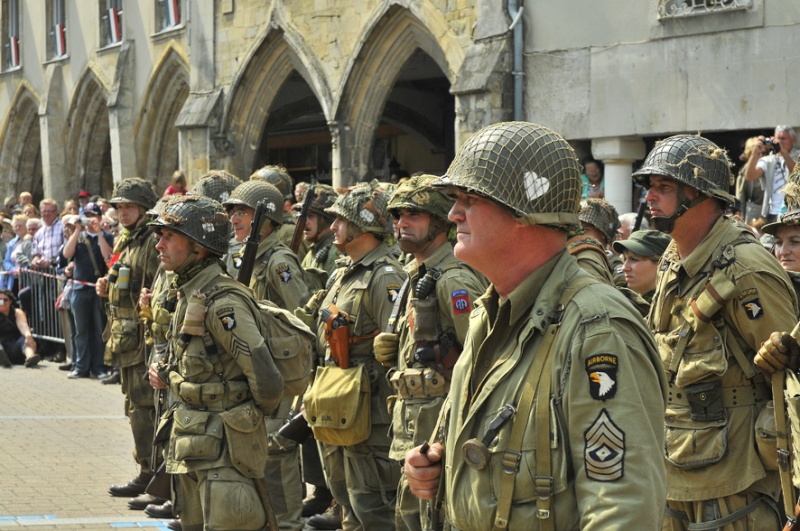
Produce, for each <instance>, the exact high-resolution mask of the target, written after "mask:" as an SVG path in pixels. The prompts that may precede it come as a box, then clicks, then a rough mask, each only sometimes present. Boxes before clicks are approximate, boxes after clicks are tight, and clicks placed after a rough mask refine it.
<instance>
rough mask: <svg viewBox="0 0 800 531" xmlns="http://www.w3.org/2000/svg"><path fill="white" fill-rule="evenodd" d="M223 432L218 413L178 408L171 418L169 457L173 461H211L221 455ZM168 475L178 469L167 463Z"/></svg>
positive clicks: (177, 471) (183, 407)
mask: <svg viewBox="0 0 800 531" xmlns="http://www.w3.org/2000/svg"><path fill="white" fill-rule="evenodd" d="M223 435H224V430H223V427H222V419H221V418H220V416H219V415H218V414H217V413H214V412H211V411H201V410H196V409H189V408H188V407H186V406H183V405H181V406H179V407H178V408H177V409H175V410H174V411H173V415H172V436H171V437H170V440H169V446H170V451H169V455H170V456H172V457H173V458H174V460H175V461H178V462H182V461H202V460H207V461H213V460H215V459H217V458H219V456H220V455H221V454H222V437H223ZM167 472H169V473H171V474H175V473H179V470H177V469H175V468H172V467H170V463H168V464H167Z"/></svg>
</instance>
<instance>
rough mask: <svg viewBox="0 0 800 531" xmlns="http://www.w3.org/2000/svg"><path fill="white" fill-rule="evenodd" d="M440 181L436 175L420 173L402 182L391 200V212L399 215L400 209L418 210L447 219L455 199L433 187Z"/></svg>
mask: <svg viewBox="0 0 800 531" xmlns="http://www.w3.org/2000/svg"><path fill="white" fill-rule="evenodd" d="M438 181H439V177H437V176H436V175H418V176H415V177H411V178H410V179H408V180H407V181H405V182H402V183H400V184H399V185H397V188H396V189H395V191H394V193H393V194H392V198H391V199H390V200H389V212H390V213H391V214H392V215H393V216H395V217H397V214H398V212H399V211H400V210H403V209H407V210H416V211H419V212H427V213H428V214H430V215H432V216H435V217H437V218H439V219H441V220H445V221H447V215H448V214H449V213H450V209H451V208H452V206H453V203H454V202H455V201H454V200H453V198H452V197H449V196H447V195H445V194H444V193H443V192H442V191H441V190H437V189H435V188H434V187H433V185H434V183H436V182H438Z"/></svg>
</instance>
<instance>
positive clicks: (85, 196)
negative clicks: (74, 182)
mask: <svg viewBox="0 0 800 531" xmlns="http://www.w3.org/2000/svg"><path fill="white" fill-rule="evenodd" d="M91 197H92V194H90V193H89V190H81V191H80V192H79V193H78V204H79V208H78V212H77V213H78V214H80V215H81V216H82V215H83V207H85V206H86V204H87V203H89V200H90V199H91Z"/></svg>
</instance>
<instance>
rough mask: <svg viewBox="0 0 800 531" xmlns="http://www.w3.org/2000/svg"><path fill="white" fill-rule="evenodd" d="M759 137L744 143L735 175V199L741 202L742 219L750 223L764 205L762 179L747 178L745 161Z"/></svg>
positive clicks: (749, 156)
mask: <svg viewBox="0 0 800 531" xmlns="http://www.w3.org/2000/svg"><path fill="white" fill-rule="evenodd" d="M758 142H759V138H758V137H757V136H752V137H750V138H748V139H747V140H746V141H745V143H744V151H742V154H741V155H739V160H741V161H742V162H744V164H742V167H741V168H739V173H738V175H737V176H736V199H738V200H739V201H740V202H741V205H742V206H741V208H742V219H743V220H744V222H745V223H750V222H751V221H753V220H754V219H756V218H760V217H761V216H762V215H761V209H762V208H763V206H764V179H763V178H759V179H755V180H747V177H746V175H745V174H746V173H747V161H749V160H750V158H751V157H752V156H753V150H754V149H755V148H756V146H757V145H758Z"/></svg>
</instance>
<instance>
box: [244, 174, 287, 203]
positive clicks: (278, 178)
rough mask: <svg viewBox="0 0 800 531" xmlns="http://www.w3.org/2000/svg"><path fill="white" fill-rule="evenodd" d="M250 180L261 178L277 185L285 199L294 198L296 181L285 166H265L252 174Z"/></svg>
mask: <svg viewBox="0 0 800 531" xmlns="http://www.w3.org/2000/svg"><path fill="white" fill-rule="evenodd" d="M250 180H259V181H264V182H266V183H269V184H271V185H273V186H275V187H276V188H277V189H278V190H279V191H280V193H281V194H283V198H284V199H294V182H293V181H292V177H291V176H290V175H289V172H288V171H286V168H284V167H283V166H264V167H263V168H259V169H257V170H256V171H254V172H253V174H252V175H250Z"/></svg>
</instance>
